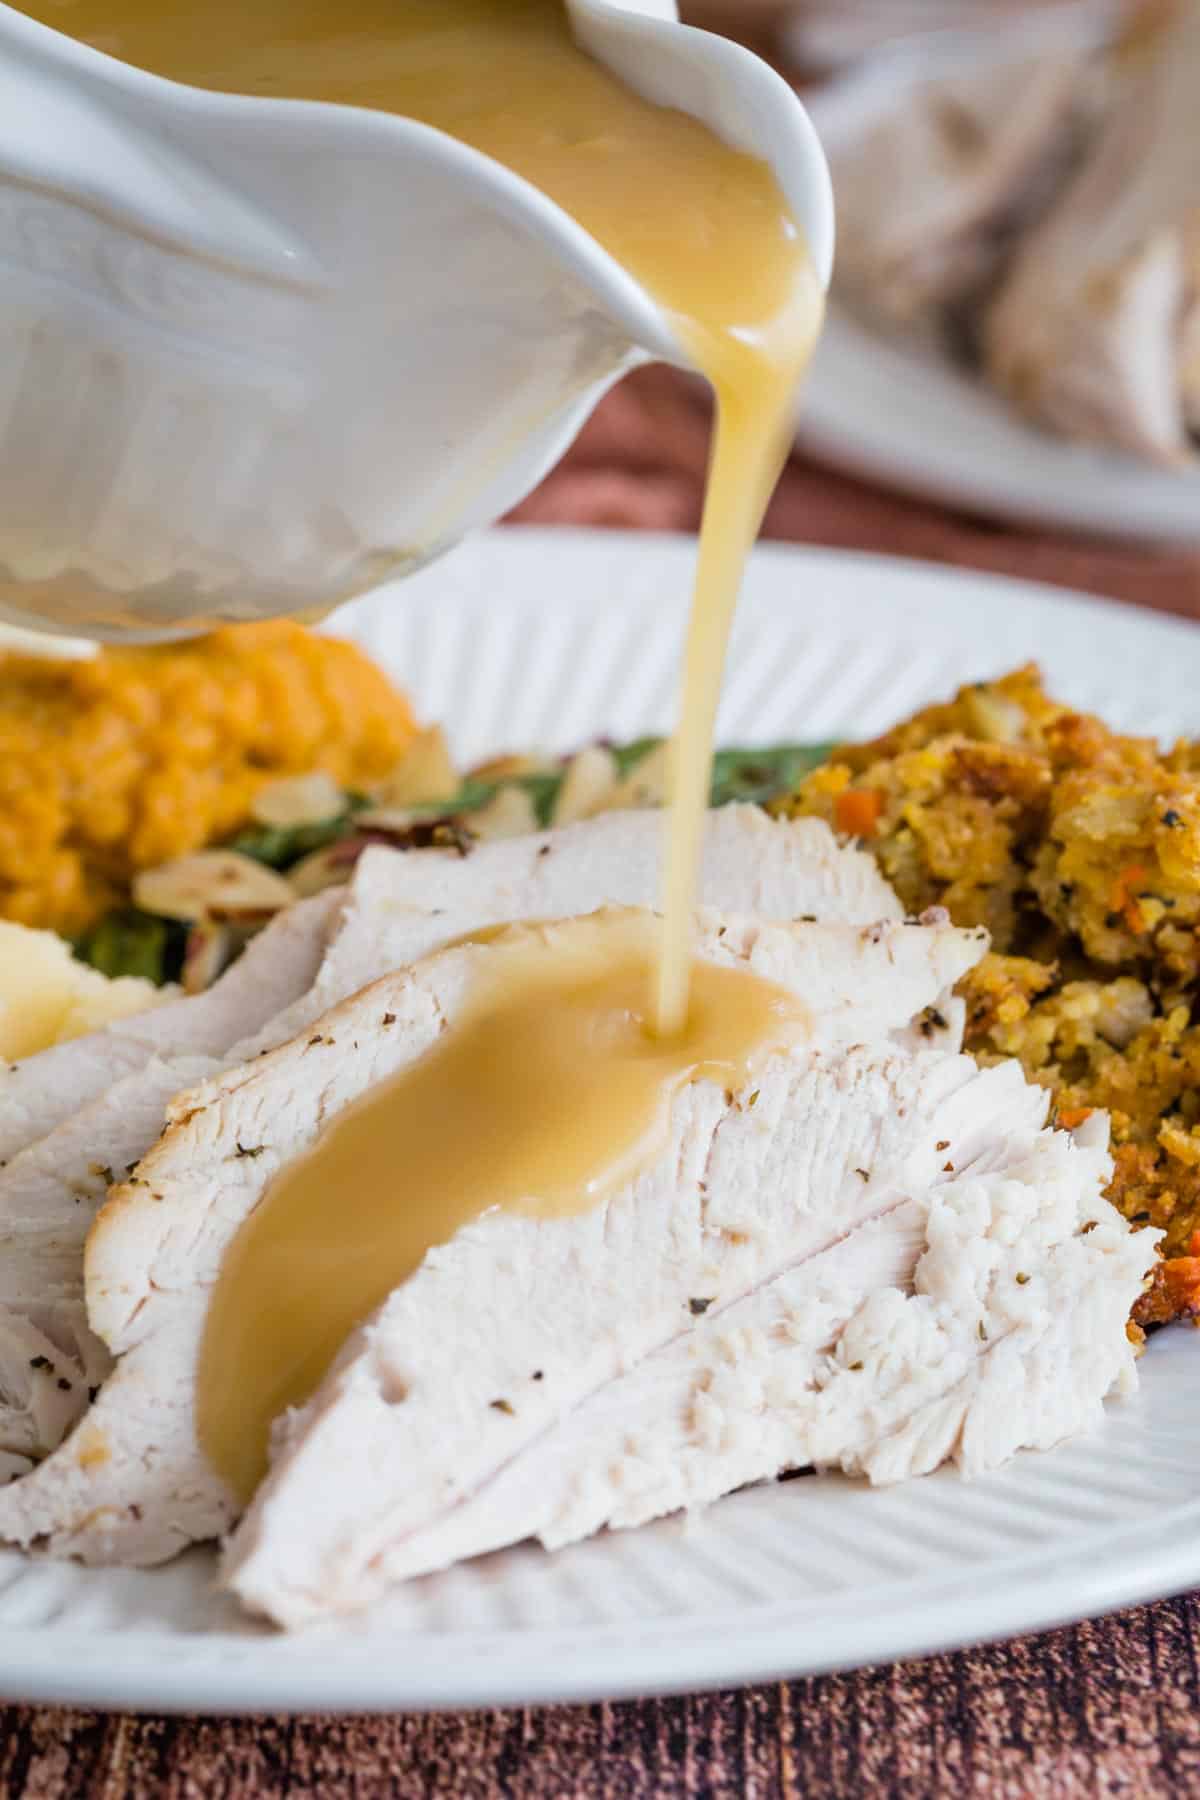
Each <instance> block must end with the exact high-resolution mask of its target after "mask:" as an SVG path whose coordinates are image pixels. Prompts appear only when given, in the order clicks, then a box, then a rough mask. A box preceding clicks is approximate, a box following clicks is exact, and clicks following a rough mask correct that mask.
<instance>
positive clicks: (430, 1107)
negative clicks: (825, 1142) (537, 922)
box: [198, 912, 807, 1499]
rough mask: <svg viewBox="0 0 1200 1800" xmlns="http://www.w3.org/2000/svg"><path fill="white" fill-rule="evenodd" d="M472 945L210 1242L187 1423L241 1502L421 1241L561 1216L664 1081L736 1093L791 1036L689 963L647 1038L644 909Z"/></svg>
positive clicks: (655, 1129)
mask: <svg viewBox="0 0 1200 1800" xmlns="http://www.w3.org/2000/svg"><path fill="white" fill-rule="evenodd" d="M481 936H482V937H483V938H484V941H485V942H486V944H487V949H486V952H485V953H481V955H480V957H479V968H478V972H477V975H476V978H475V980H474V982H473V983H472V985H471V986H470V987H469V989H468V992H467V997H466V1000H465V1001H464V1004H463V1007H462V1011H461V1012H460V1014H459V1016H458V1018H457V1020H456V1022H455V1024H454V1026H453V1028H452V1029H451V1030H449V1031H447V1032H446V1033H445V1035H444V1036H443V1037H442V1038H441V1039H439V1041H438V1042H437V1043H436V1044H435V1045H434V1047H433V1048H432V1049H431V1050H429V1051H428V1052H427V1053H426V1054H425V1055H424V1056H422V1057H421V1058H420V1059H419V1060H418V1061H417V1062H415V1063H414V1064H412V1065H411V1066H410V1067H409V1068H408V1069H406V1070H405V1071H404V1072H403V1073H402V1074H400V1075H398V1076H395V1077H393V1078H392V1079H391V1080H388V1081H384V1082H381V1083H380V1085H379V1086H378V1087H376V1088H374V1089H372V1090H371V1092H370V1093H368V1094H367V1095H366V1096H365V1097H364V1098H363V1099H361V1100H359V1101H358V1102H357V1103H356V1104H355V1105H352V1106H350V1107H347V1108H346V1109H345V1111H343V1112H341V1113H339V1114H338V1116H337V1117H336V1118H335V1119H334V1121H333V1123H332V1124H331V1125H329V1126H328V1127H327V1128H326V1129H325V1130H324V1131H323V1132H322V1134H321V1136H320V1138H319V1139H318V1141H317V1143H316V1145H315V1146H314V1148H313V1149H312V1150H311V1151H310V1152H309V1153H308V1154H307V1155H306V1156H302V1157H300V1158H298V1159H297V1160H296V1161H295V1162H294V1163H292V1164H291V1165H290V1166H289V1167H287V1168H285V1169H284V1170H283V1171H282V1172H281V1173H280V1174H279V1175H278V1176H277V1177H276V1179H275V1180H274V1181H273V1182H272V1183H271V1184H270V1186H269V1187H268V1189H267V1192H266V1195H265V1197H264V1198H263V1200H262V1201H261V1203H260V1204H259V1206H258V1207H257V1209H256V1210H255V1211H254V1212H253V1213H252V1214H251V1216H250V1218H249V1219H248V1220H247V1221H246V1223H245V1224H244V1225H243V1226H242V1227H241V1229H240V1231H239V1232H238V1234H237V1236H236V1237H235V1239H234V1241H233V1244H232V1246H231V1247H230V1249H229V1251H228V1252H227V1253H226V1256H225V1260H224V1262H223V1264H222V1267H221V1272H220V1276H219V1278H218V1281H217V1284H216V1287H215V1289H214V1293H213V1298H212V1302H211V1305H210V1307H209V1313H208V1321H207V1325H206V1329H205V1338H204V1348H203V1353H202V1358H201V1365H200V1381H199V1401H198V1424H199V1429H200V1438H201V1442H202V1443H203V1444H204V1446H205V1449H206V1450H207V1452H208V1455H209V1457H210V1459H211V1460H212V1462H213V1464H214V1465H215V1467H216V1468H217V1470H218V1471H219V1472H220V1474H221V1475H222V1476H223V1477H224V1478H225V1480H226V1481H228V1482H229V1484H230V1486H231V1487H232V1489H233V1490H234V1492H235V1493H236V1494H238V1495H239V1496H240V1497H242V1498H243V1499H245V1498H248V1497H249V1495H250V1494H251V1493H252V1492H253V1490H254V1488H255V1486H256V1485H257V1483H258V1481H259V1479H260V1478H261V1476H262V1474H263V1473H264V1471H265V1468H266V1446H267V1433H268V1428H269V1426H270V1424H271V1421H272V1420H273V1419H274V1418H276V1417H278V1415H279V1414H280V1413H281V1412H282V1411H283V1409H284V1408H285V1407H288V1406H293V1405H296V1404H297V1403H298V1402H300V1401H302V1400H304V1399H305V1398H307V1396H308V1395H309V1394H310V1393H311V1392H312V1390H313V1388H314V1387H315V1386H316V1384H317V1382H318V1381H319V1380H320V1378H321V1376H322V1375H323V1374H324V1372H325V1370H326V1369H327V1368H328V1367H329V1365H330V1363H331V1362H332V1360H333V1358H334V1357H335V1356H336V1354H337V1352H338V1350H339V1348H340V1347H341V1345H342V1344H343V1343H344V1342H345V1340H346V1338H347V1337H348V1336H349V1334H350V1332H351V1331H352V1330H353V1329H354V1327H355V1326H356V1325H358V1324H359V1323H361V1321H362V1320H363V1319H364V1318H365V1317H366V1316H367V1315H368V1314H369V1313H370V1312H372V1311H373V1310H374V1308H375V1307H376V1306H378V1305H380V1304H381V1302H382V1301H383V1300H384V1299H386V1297H387V1295H388V1294H389V1293H390V1292H391V1290H392V1289H393V1288H394V1287H396V1286H397V1284H398V1283H399V1282H401V1281H403V1280H404V1278H405V1277H406V1276H407V1275H410V1274H412V1272H413V1271H414V1270H415V1269H416V1268H417V1267H418V1265H419V1264H420V1262H421V1261H422V1259H423V1257H424V1255H425V1253H426V1251H427V1250H429V1249H430V1248H431V1247H432V1246H434V1245H436V1244H443V1243H445V1242H447V1240H448V1239H450V1238H451V1237H453V1235H454V1233H455V1232H456V1231H458V1230H459V1229H460V1228H461V1227H462V1226H464V1225H468V1224H470V1223H471V1222H472V1221H473V1220H476V1219H478V1218H480V1217H481V1216H482V1215H483V1214H484V1213H485V1212H488V1211H490V1210H492V1209H493V1208H496V1207H502V1208H507V1209H509V1210H510V1211H513V1212H517V1213H522V1214H525V1215H527V1216H532V1217H536V1218H566V1217H570V1216H572V1215H574V1214H578V1213H581V1212H585V1211H586V1210H587V1209H588V1208H590V1207H592V1206H595V1205H597V1204H598V1203H599V1202H601V1201H602V1200H603V1199H604V1198H605V1196H606V1195H607V1194H609V1193H611V1192H612V1191H613V1190H614V1189H615V1188H616V1187H617V1186H619V1185H620V1184H621V1183H623V1182H625V1181H627V1180H628V1179H630V1178H631V1177H632V1176H634V1175H636V1173H637V1171H638V1169H639V1168H640V1167H642V1166H643V1164H644V1163H645V1162H646V1161H647V1160H648V1159H649V1158H651V1157H653V1156H654V1155H655V1154H656V1152H658V1151H659V1150H661V1148H662V1146H663V1144H664V1142H665V1139H666V1134H667V1129H668V1124H669V1119H670V1109H671V1102H672V1100H673V1099H674V1097H675V1095H676V1094H677V1093H678V1092H679V1090H680V1088H682V1087H683V1086H684V1085H685V1084H686V1083H688V1082H692V1081H700V1080H711V1081H717V1082H719V1083H720V1084H721V1085H722V1086H723V1087H726V1088H733V1089H739V1088H741V1087H742V1086H743V1085H744V1084H745V1083H746V1081H747V1080H748V1079H749V1078H750V1077H751V1075H752V1073H753V1070H754V1067H755V1065H756V1064H757V1063H758V1062H759V1060H760V1059H761V1058H762V1057H763V1056H764V1054H766V1053H767V1052H769V1051H770V1050H773V1049H777V1048H779V1047H780V1046H781V1045H783V1044H786V1043H788V1042H791V1041H793V1040H794V1039H796V1038H797V1037H798V1036H799V1035H800V1034H802V1033H803V1032H804V1030H805V1028H806V1023H807V1017H806V1014H805V1012H804V1009H803V1007H802V1006H801V1004H800V1002H799V1001H798V1000H796V998H795V997H794V996H793V995H791V994H788V993H786V992H785V991H784V990H783V989H782V988H778V987H776V986H774V985H773V984H772V983H770V982H768V981H764V980H762V979H761V978H759V977H757V976H754V975H751V974H749V973H747V972H746V971H745V970H744V969H736V968H729V967H719V966H716V965H714V964H711V963H706V962H697V963H696V964H695V967H694V969H693V972H692V1000H691V1005H690V1007H689V1009H688V1017H687V1024H686V1026H685V1028H684V1029H683V1030H682V1031H680V1032H677V1033H676V1034H675V1035H674V1036H673V1037H671V1038H663V1037H660V1036H658V1035H657V1034H656V1033H655V1031H654V1030H653V1022H652V1019H651V1017H650V1011H649V1007H648V1004H647V1000H648V996H649V994H650V992H651V976H652V973H653V969H654V965H655V962H656V953H657V948H658V944H657V929H656V924H655V920H654V918H653V915H651V914H649V913H638V912H633V913H628V912H607V913H597V914H594V915H593V916H592V917H591V918H587V919H576V920H571V921H568V922H567V923H565V924H559V925H541V926H512V927H508V928H505V929H503V930H501V931H499V932H488V933H484V934H481ZM459 953H461V952H459ZM452 954H453V953H452Z"/></svg>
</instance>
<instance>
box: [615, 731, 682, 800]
mask: <svg viewBox="0 0 1200 1800" xmlns="http://www.w3.org/2000/svg"><path fill="white" fill-rule="evenodd" d="M670 778H671V746H670V744H669V743H668V742H666V741H665V740H664V742H663V743H661V744H659V745H658V746H657V748H656V749H654V750H650V751H648V752H647V754H646V755H645V756H643V757H642V759H641V761H640V762H639V763H636V764H635V765H634V767H633V768H632V769H630V771H629V773H628V775H626V776H624V777H623V778H622V780H620V781H619V782H618V783H617V786H616V788H615V789H614V791H613V796H612V800H611V802H610V804H611V806H612V807H613V809H614V810H616V811H620V812H634V811H638V810H640V809H642V808H644V807H648V806H665V805H666V804H667V794H668V792H669V791H670Z"/></svg>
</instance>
